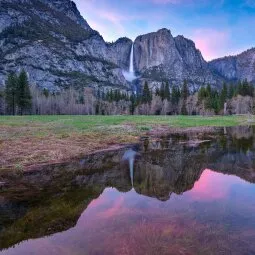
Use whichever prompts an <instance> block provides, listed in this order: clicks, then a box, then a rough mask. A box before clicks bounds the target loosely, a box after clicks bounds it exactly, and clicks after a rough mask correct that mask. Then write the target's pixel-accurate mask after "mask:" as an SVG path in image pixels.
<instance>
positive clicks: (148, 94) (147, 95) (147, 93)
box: [142, 81, 152, 104]
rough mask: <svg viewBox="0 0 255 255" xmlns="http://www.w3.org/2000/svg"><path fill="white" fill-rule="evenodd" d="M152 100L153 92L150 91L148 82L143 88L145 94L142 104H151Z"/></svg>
mask: <svg viewBox="0 0 255 255" xmlns="http://www.w3.org/2000/svg"><path fill="white" fill-rule="evenodd" d="M151 100H152V97H151V92H150V89H149V85H148V82H147V81H146V82H145V84H144V87H143V94H142V103H145V104H146V103H150V102H151Z"/></svg>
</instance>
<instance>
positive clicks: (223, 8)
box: [74, 0, 255, 60]
mask: <svg viewBox="0 0 255 255" xmlns="http://www.w3.org/2000/svg"><path fill="white" fill-rule="evenodd" d="M74 2H75V3H76V4H77V7H78V9H79V11H80V12H81V15H82V16H83V17H84V18H85V19H86V21H87V22H88V23H89V25H90V26H91V27H92V28H93V29H95V30H97V31H98V32H99V33H100V34H101V35H102V36H103V37H104V39H105V40H106V41H108V42H112V41H116V40H117V39H118V38H120V37H128V38H130V39H132V40H134V39H135V38H136V37H137V36H138V35H142V34H146V33H149V32H154V31H157V30H159V29H160V28H167V29H170V30H171V33H172V34H173V36H177V35H183V36H185V37H186V38H189V39H191V40H193V41H194V42H195V44H196V47H197V48H198V49H200V51H201V52H202V55H203V56H204V58H205V59H206V60H211V59H215V58H219V57H223V56H228V55H235V54H238V53H241V52H242V51H244V50H247V49H249V48H251V47H255V31H254V30H255V0H242V1H241V0H74Z"/></svg>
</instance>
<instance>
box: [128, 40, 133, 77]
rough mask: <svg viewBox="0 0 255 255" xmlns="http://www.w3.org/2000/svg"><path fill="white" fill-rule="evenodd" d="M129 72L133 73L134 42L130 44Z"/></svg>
mask: <svg viewBox="0 0 255 255" xmlns="http://www.w3.org/2000/svg"><path fill="white" fill-rule="evenodd" d="M129 72H130V73H134V44H132V47H131V53H130V63H129Z"/></svg>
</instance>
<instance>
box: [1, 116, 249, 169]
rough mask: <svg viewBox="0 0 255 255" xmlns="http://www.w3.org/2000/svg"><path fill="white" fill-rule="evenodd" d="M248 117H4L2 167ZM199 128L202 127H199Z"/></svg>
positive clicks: (235, 122) (243, 120)
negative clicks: (180, 129) (143, 136)
mask: <svg viewBox="0 0 255 255" xmlns="http://www.w3.org/2000/svg"><path fill="white" fill-rule="evenodd" d="M247 118H248V117H246V116H229V117H206V118H205V117H198V116H167V117H166V116H23V117H10V116H2V117H0V169H7V168H13V169H15V168H16V169H21V170H22V169H26V168H27V167H29V166H34V165H37V164H41V163H53V162H62V161H68V160H71V159H74V158H77V157H80V156H84V155H87V154H89V153H92V152H95V151H97V150H101V149H108V148H111V147H116V146H119V145H122V144H129V143H135V142H137V141H138V138H139V136H141V135H145V134H150V135H159V134H161V133H167V132H168V131H169V130H170V128H171V129H173V130H175V131H176V128H180V127H181V128H187V127H193V126H194V127H200V126H211V127H212V126H234V125H238V124H245V123H247ZM199 130H201V129H200V128H199Z"/></svg>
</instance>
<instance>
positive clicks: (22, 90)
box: [17, 70, 32, 115]
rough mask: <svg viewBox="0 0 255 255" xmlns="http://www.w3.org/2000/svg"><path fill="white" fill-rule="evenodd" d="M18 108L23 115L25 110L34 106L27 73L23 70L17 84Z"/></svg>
mask: <svg viewBox="0 0 255 255" xmlns="http://www.w3.org/2000/svg"><path fill="white" fill-rule="evenodd" d="M17 106H18V107H19V111H20V114H21V115H23V113H24V111H25V110H29V109H30V108H31V106H32V96H31V92H30V88H29V83H28V77H27V73H26V72H25V71H24V70H22V71H21V73H20V75H19V77H18V83H17Z"/></svg>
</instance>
